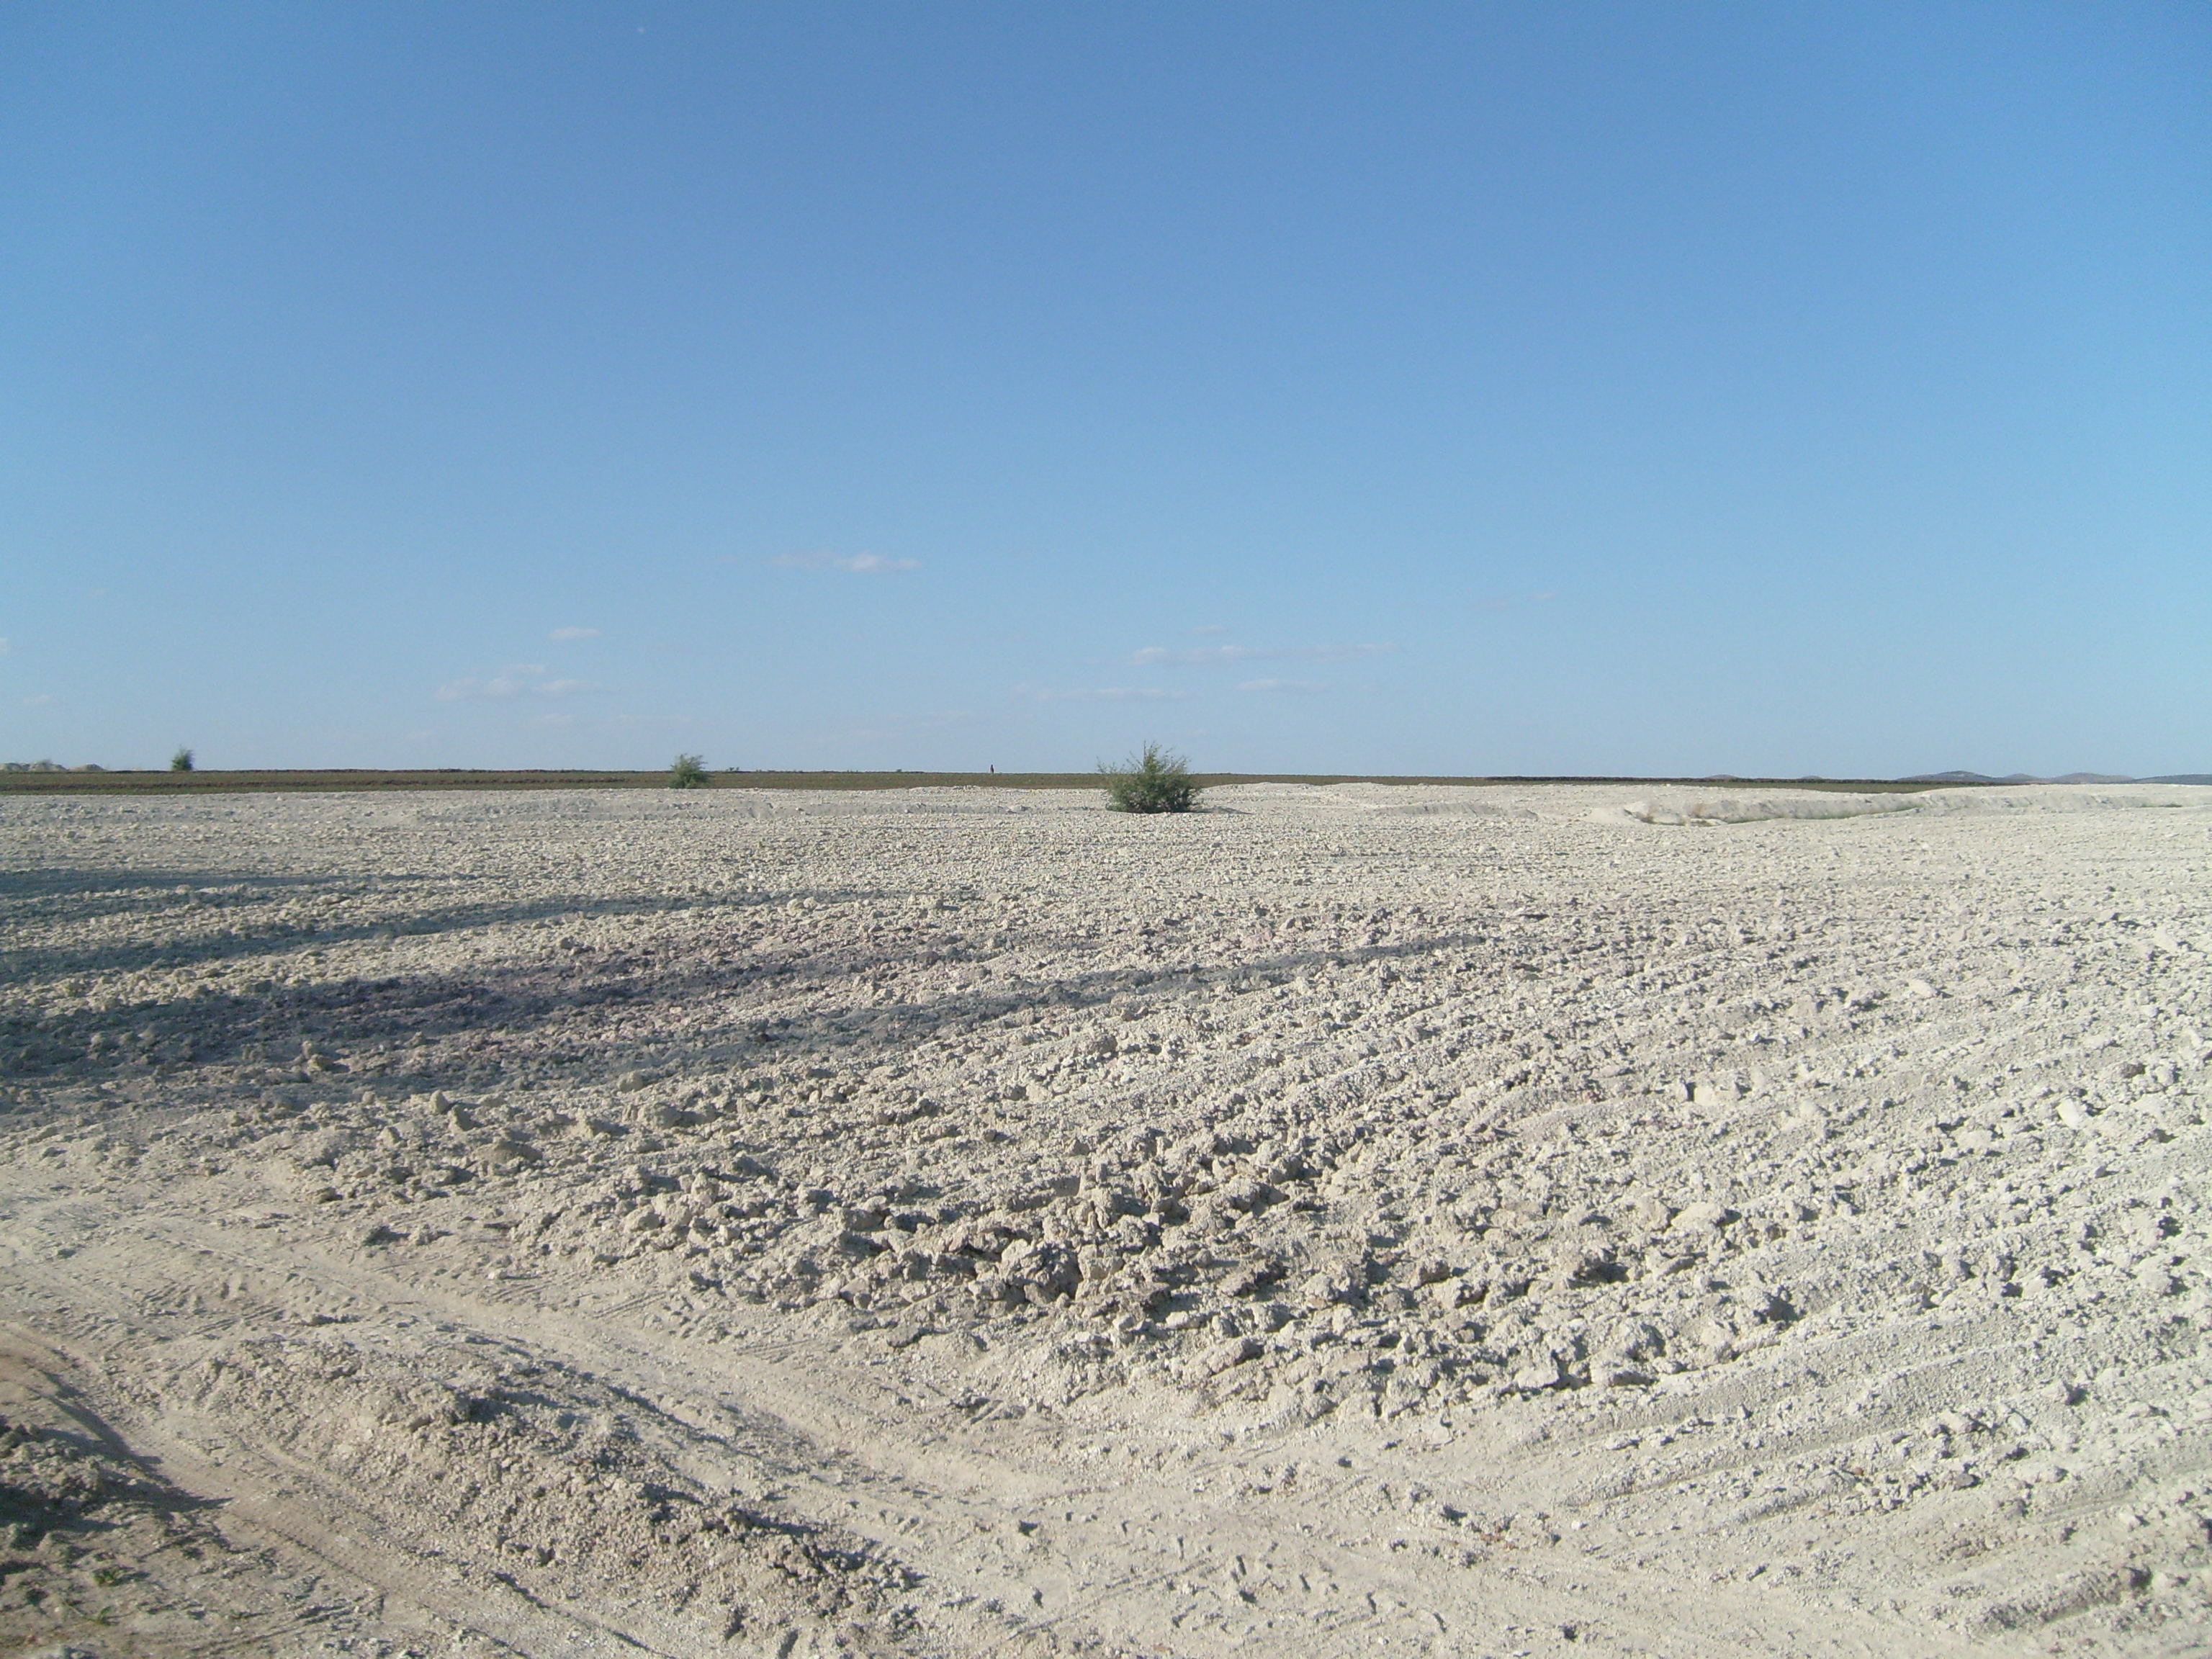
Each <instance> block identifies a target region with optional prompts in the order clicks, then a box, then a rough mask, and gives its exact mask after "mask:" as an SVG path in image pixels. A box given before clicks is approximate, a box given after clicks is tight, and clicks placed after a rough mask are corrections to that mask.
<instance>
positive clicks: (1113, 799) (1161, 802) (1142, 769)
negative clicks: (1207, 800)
mask: <svg viewBox="0 0 2212 1659" xmlns="http://www.w3.org/2000/svg"><path fill="white" fill-rule="evenodd" d="M1098 776H1099V779H1100V781H1101V783H1102V786H1103V787H1104V789H1105V791H1106V804H1107V805H1109V806H1110V807H1112V808H1113V809H1114V811H1116V812H1188V811H1190V810H1191V808H1192V807H1194V806H1195V805H1197V804H1198V785H1196V784H1195V783H1194V782H1192V781H1191V776H1190V763H1188V761H1186V760H1184V759H1183V757H1182V756H1181V755H1178V754H1176V752H1175V751H1174V750H1170V749H1163V748H1161V747H1160V745H1159V744H1156V743H1148V744H1146V745H1145V747H1144V749H1143V750H1142V752H1141V753H1139V754H1135V755H1132V756H1131V757H1129V758H1128V759H1127V760H1125V761H1122V762H1121V763H1119V764H1118V765H1109V764H1107V763H1105V762H1104V761H1101V762H1099V763H1098Z"/></svg>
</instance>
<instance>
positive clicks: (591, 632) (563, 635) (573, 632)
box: [545, 628, 599, 644]
mask: <svg viewBox="0 0 2212 1659" xmlns="http://www.w3.org/2000/svg"><path fill="white" fill-rule="evenodd" d="M545 637H546V638H547V639H549V640H551V641H555V642H556V644H565V643H567V642H568V641H570V640H596V639H597V638H599V629H596V628H556V629H554V630H553V631H552V632H551V633H550V634H548V635H546V636H545Z"/></svg>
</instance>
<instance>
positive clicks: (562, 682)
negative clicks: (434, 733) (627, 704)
mask: <svg viewBox="0 0 2212 1659" xmlns="http://www.w3.org/2000/svg"><path fill="white" fill-rule="evenodd" d="M547 672H548V670H547V668H546V666H545V665H544V663H542V662H519V663H510V664H509V665H507V666H506V667H505V668H502V669H501V670H500V671H499V672H498V673H496V674H494V675H493V676H492V677H491V678H489V679H480V678H477V676H475V675H473V674H471V675H469V676H468V677H467V678H463V679H458V680H449V681H447V683H446V684H443V685H441V686H440V687H439V688H438V691H437V697H438V701H439V702H475V701H477V700H479V699H484V700H489V701H494V702H496V701H498V700H500V699H501V698H506V697H569V696H577V695H578V694H580V693H582V692H586V691H603V690H605V689H606V688H605V686H603V685H601V684H599V683H598V682H597V681H595V680H576V679H551V680H549V679H547V678H545V675H546V673H547Z"/></svg>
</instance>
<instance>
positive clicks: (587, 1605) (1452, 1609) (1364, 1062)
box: [0, 786, 2212, 1659]
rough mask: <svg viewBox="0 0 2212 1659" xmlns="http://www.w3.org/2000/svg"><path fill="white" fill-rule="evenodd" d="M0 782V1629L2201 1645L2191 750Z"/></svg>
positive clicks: (1816, 1650) (590, 1638)
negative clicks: (344, 781) (1191, 799)
mask: <svg viewBox="0 0 2212 1659" xmlns="http://www.w3.org/2000/svg"><path fill="white" fill-rule="evenodd" d="M1207 807H1208V810H1206V811H1203V812H1201V813H1199V814H1196V815H1194V816H1191V817H1182V818H1154V819H1146V818H1130V817H1118V816H1115V815H1113V814H1110V813H1108V812H1106V811H1103V808H1102V806H1101V805H1100V803H1099V801H1098V799H1097V797H1095V796H1086V795H1083V794H1077V793H1013V792H983V791H972V790H961V791H943V792H930V791H913V792H900V793H870V794H844V795H829V794H796V793H748V792H742V791H734V790H720V789H718V790H714V791H709V792H704V793H684V794H679V793H661V792H650V793H648V792H609V793H598V792H593V793H547V794H526V793H497V794H483V795H465V794H418V795H410V796H405V797H395V798H371V797H367V796H343V795H339V796H287V797H278V798H270V799H252V798H246V797H234V796H210V797H198V798H173V799H164V800H152V799H148V800H135V799H128V798H118V797H114V796H106V797H83V798H79V799H58V798H47V799H24V798H7V799H0V1419H4V1426H3V1427H0V1652H6V1653H11V1654H12V1653H17V1652H24V1651H28V1652H33V1653H40V1654H49V1655H61V1654H70V1655H73V1656H82V1659H91V1656H101V1659H106V1656H122V1655H133V1654H146V1655H154V1654H160V1655H171V1654H202V1653H204V1654H215V1653H276V1654H292V1653H313V1652H345V1653H356V1654H379V1655H396V1654H398V1653H401V1652H411V1653H415V1654H419V1655H425V1656H428V1655H446V1654H477V1653H482V1654H492V1653H497V1652H501V1651H514V1652H520V1653H526V1654H532V1655H599V1654H636V1653H640V1652H645V1653H655V1654H670V1655H694V1654H696V1655H708V1654H714V1655H724V1654H744V1655H753V1654H763V1655H766V1654H773V1655H776V1656H797V1655H803V1654H818V1653H830V1652H850V1653H858V1654H883V1655H890V1654H900V1655H905V1654H914V1655H947V1656H952V1655H962V1656H965V1655H975V1656H982V1655H997V1654H1038V1655H1042V1654H1056V1653H1061V1652H1066V1653H1083V1654H1099V1655H1109V1654H1126V1655H1149V1656H1190V1659H1200V1656H1226V1655H1230V1654H1237V1655H1252V1654H1297V1655H1323V1656H1325V1655H1347V1656H1349V1655H1362V1656H1365V1655H1399V1654H1405V1655H1412V1654H1437V1655H1451V1656H1480V1655H1485V1654H1488V1655H1496V1656H1500V1659H1504V1656H1507V1655H1516V1654H1528V1655H1553V1654H1559V1655H1566V1654H1573V1655H1586V1654H1602V1655H1620V1654H1655V1655H1665V1656H1670V1659H1688V1656H1701V1655H1702V1656H1716V1659H1718V1656H1737V1655H1743V1654H1750V1653H1758V1654H1777V1655H1831V1654H1834V1655H1843V1654H1867V1655H1876V1654H1879V1655H1897V1654H1909V1655H1940V1654H1949V1653H1960V1654H1968V1653H1991V1654H1997V1653H2004V1654H2010V1653H2021V1654H2045V1653H2051V1654H2083V1655H2087V1654H2098V1655H2110V1654H2120V1655H2182V1654H2196V1653H2202V1652H2203V1651H2205V1650H2207V1648H2208V1646H2212V1552H2208V1549H2207V1519H2208V1517H2212V1387H2208V1383H2209V1382H2212V1346H2207V1345H2206V1343H2205V1340H2204V1332H2205V1329H2206V1327H2207V1324H2208V1322H2212V1278H2208V1269H2212V1255H2208V1249H2207V1237H2206V1230H2207V1225H2208V1224H2207V1212H2206V1209H2205V1198H2206V1185H2207V1177H2208V1173H2212V1129H2208V1127H2206V1121H2205V1115H2206V1111H2207V1109H2208V1106H2212V1099H2208V1095H2212V1080H2208V1066H2207V1061H2208V1059H2212V790H2207V789H2191V788H2186V787H2166V788H2152V787H2125V788H2119V787H2114V788H2098V787H2065V788H2059V787H2046V788H2035V789H2019V790H1987V789H1984V790H1976V791H1944V792H1936V793H1928V794H1922V795H1915V796H1887V797H1868V798H1844V797H1838V796H1834V795H1817V794H1811V793H1796V794H1790V793H1784V794H1773V795H1767V796H1759V797H1753V796H1748V795H1746V794H1743V793H1741V792H1739V793H1737V794H1735V795H1733V796H1728V795H1723V794H1722V793H1719V792H1718V790H1716V793H1715V794H1714V796H1713V797H1712V798H1711V799H1705V800H1700V799H1698V798H1697V797H1695V796H1694V795H1692V794H1689V793H1682V792H1665V793H1661V794H1659V795H1656V796H1653V797H1650V798H1647V799H1636V798H1635V794H1634V792H1633V791H1626V790H1620V789H1610V790H1608V789H1601V788H1595V787H1588V788H1579V787H1578V788H1567V787H1546V788H1533V787H1532V788H1505V787H1497V788H1483V789H1464V790H1462V789H1446V788H1385V787H1369V786H1359V787H1334V788H1308V787H1250V788H1243V789H1236V790H1227V791H1222V792H1219V793H1216V794H1214V795H1212V796H1211V797H1209V798H1208V802H1207Z"/></svg>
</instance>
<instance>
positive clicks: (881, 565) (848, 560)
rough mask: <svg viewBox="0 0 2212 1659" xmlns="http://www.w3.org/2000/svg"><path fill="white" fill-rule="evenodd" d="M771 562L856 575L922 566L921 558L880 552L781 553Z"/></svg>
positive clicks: (787, 567) (789, 568)
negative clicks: (886, 555) (904, 557)
mask: <svg viewBox="0 0 2212 1659" xmlns="http://www.w3.org/2000/svg"><path fill="white" fill-rule="evenodd" d="M769 563H770V564H775V565H781V566H782V567H783V568H785V569H787V570H848V571H851V572H852V573H854V574H856V575H873V574H878V573H880V572H883V571H887V570H919V569H921V560H920V559H887V558H885V557H884V556H883V555H882V554H880V553H831V552H827V551H824V552H820V553H779V554H777V555H776V556H775V557H774V558H772V559H770V560H769Z"/></svg>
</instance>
